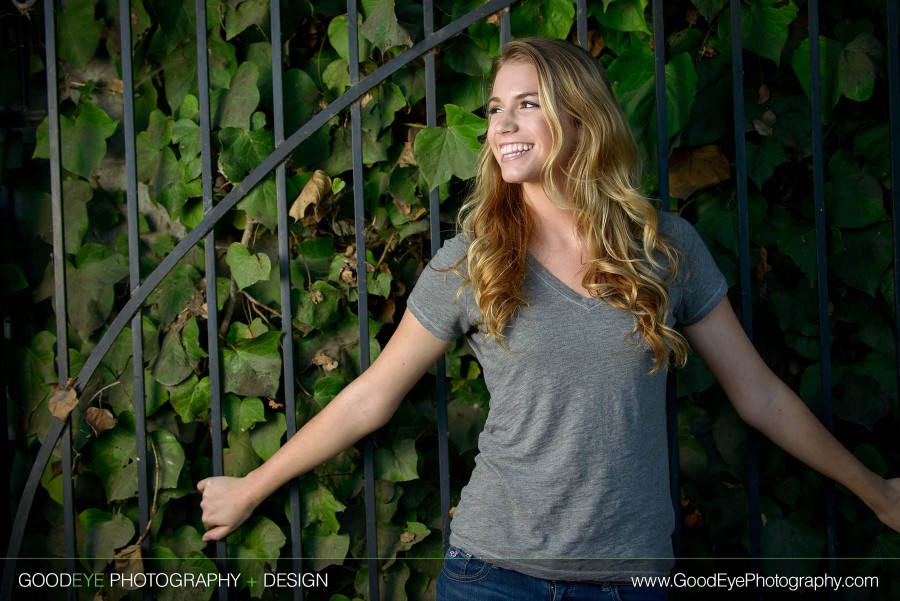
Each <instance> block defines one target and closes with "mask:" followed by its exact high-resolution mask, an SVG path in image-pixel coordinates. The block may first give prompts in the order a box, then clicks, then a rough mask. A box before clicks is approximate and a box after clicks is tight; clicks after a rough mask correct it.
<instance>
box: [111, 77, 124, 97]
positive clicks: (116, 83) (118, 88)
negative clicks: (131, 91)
mask: <svg viewBox="0 0 900 601" xmlns="http://www.w3.org/2000/svg"><path fill="white" fill-rule="evenodd" d="M109 91H110V92H112V93H113V94H123V93H124V92H125V86H124V84H123V83H122V80H121V79H111V80H110V81H109Z"/></svg>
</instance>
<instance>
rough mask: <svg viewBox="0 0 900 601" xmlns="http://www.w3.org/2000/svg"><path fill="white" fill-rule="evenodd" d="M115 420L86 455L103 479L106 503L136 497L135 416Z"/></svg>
mask: <svg viewBox="0 0 900 601" xmlns="http://www.w3.org/2000/svg"><path fill="white" fill-rule="evenodd" d="M116 417H117V418H118V420H119V422H118V423H117V424H116V427H115V428H113V429H112V430H108V431H106V432H104V433H103V434H101V435H100V436H98V437H97V440H96V441H94V442H93V443H92V444H90V445H89V446H87V447H85V453H84V456H85V459H84V465H85V467H86V468H87V469H89V470H90V471H92V472H94V473H95V474H96V475H97V477H98V478H99V479H100V482H101V484H102V485H103V490H104V491H105V492H106V501H107V503H112V502H113V501H121V500H123V499H130V498H132V497H136V496H137V464H136V463H135V457H136V452H137V451H136V449H137V446H136V445H137V443H136V441H135V436H134V414H133V413H131V412H130V411H122V412H120V413H119V414H118V415H117V416H116ZM126 542H127V541H126Z"/></svg>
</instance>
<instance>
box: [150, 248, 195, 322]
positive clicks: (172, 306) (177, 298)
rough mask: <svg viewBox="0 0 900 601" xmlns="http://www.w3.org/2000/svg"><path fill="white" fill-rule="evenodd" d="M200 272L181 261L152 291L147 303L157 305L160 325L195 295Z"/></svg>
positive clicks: (173, 315)
mask: <svg viewBox="0 0 900 601" xmlns="http://www.w3.org/2000/svg"><path fill="white" fill-rule="evenodd" d="M200 279H201V276H200V272H199V271H197V270H196V269H195V268H194V266H193V265H189V264H187V263H183V262H182V263H179V264H178V265H176V266H175V269H173V270H172V271H171V273H169V275H167V276H166V277H165V278H163V281H162V282H160V284H159V286H157V287H156V289H155V290H154V291H153V292H151V293H150V296H149V298H148V299H147V304H149V305H156V310H157V312H158V313H157V315H158V318H159V324H160V326H166V325H168V323H169V322H170V321H171V320H172V318H173V317H175V316H176V315H178V313H180V312H181V309H183V308H184V307H185V306H186V305H187V304H188V301H190V300H191V298H192V297H193V296H194V289H195V288H196V286H197V284H198V283H199V282H200Z"/></svg>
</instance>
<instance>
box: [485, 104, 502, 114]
mask: <svg viewBox="0 0 900 601" xmlns="http://www.w3.org/2000/svg"><path fill="white" fill-rule="evenodd" d="M499 112H500V107H497V106H492V107H491V108H489V109H488V115H496V114H497V113H499Z"/></svg>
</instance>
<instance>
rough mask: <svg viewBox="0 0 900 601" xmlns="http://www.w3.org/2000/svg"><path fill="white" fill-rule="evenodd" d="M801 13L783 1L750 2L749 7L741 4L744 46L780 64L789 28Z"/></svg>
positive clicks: (760, 0)
mask: <svg viewBox="0 0 900 601" xmlns="http://www.w3.org/2000/svg"><path fill="white" fill-rule="evenodd" d="M776 4H781V6H778V7H776ZM798 12H799V9H798V8H797V6H796V5H795V4H794V3H793V2H782V1H781V0H751V2H750V5H749V6H747V5H745V4H743V3H742V4H741V42H742V43H743V45H744V47H745V48H747V49H748V50H752V51H753V52H755V53H757V54H759V55H760V56H764V57H766V58H770V59H772V60H773V61H775V63H776V64H778V63H780V62H781V51H782V49H784V44H785V42H787V39H788V27H789V26H790V24H791V22H792V21H793V20H794V19H796V18H797V13H798Z"/></svg>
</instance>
